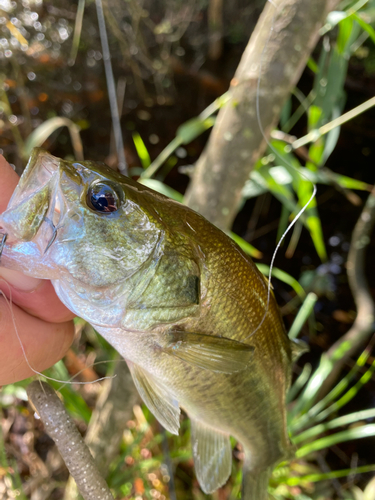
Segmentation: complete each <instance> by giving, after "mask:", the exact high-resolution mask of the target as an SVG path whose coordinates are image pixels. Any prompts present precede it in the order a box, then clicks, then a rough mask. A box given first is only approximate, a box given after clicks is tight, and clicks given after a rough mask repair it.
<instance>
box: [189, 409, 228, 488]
mask: <svg viewBox="0 0 375 500" xmlns="http://www.w3.org/2000/svg"><path fill="white" fill-rule="evenodd" d="M191 444H192V448H193V456H194V465H195V472H196V474H197V479H198V481H199V484H200V486H201V488H202V490H203V491H204V492H205V493H212V492H213V491H215V490H217V488H220V486H222V485H223V484H224V483H225V482H226V481H227V479H228V477H229V475H230V472H231V466H232V449H231V446H230V440H229V436H228V435H227V434H222V433H221V432H218V431H216V430H214V429H212V428H211V427H208V426H206V425H205V424H203V423H202V422H198V421H196V420H194V419H193V418H191Z"/></svg>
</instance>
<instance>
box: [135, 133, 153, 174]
mask: <svg viewBox="0 0 375 500" xmlns="http://www.w3.org/2000/svg"><path fill="white" fill-rule="evenodd" d="M132 136H133V141H134V145H135V149H136V150H137V154H138V156H139V159H140V160H141V163H142V167H143V168H144V169H146V168H148V167H149V166H150V165H151V158H150V155H149V154H148V151H147V148H146V146H145V143H144V142H143V140H142V137H141V136H140V135H139V134H138V132H133V134H132Z"/></svg>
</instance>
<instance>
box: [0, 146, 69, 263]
mask: <svg viewBox="0 0 375 500" xmlns="http://www.w3.org/2000/svg"><path fill="white" fill-rule="evenodd" d="M58 170H59V159H58V158H55V157H54V156H52V155H50V154H49V153H48V152H47V151H45V150H43V149H41V148H34V150H33V152H32V154H31V156H30V159H29V162H28V164H27V166H26V168H25V171H24V173H23V174H22V176H21V178H20V180H19V183H18V185H17V187H16V189H15V191H14V193H13V195H12V197H11V199H10V201H9V204H8V207H7V209H6V211H5V212H4V213H3V214H2V215H1V216H0V238H1V234H4V235H6V237H5V239H4V236H3V238H2V239H1V246H0V257H1V253H2V252H3V250H4V246H5V242H6V239H7V237H8V242H7V244H11V243H15V242H17V243H19V242H29V241H31V240H34V238H35V237H36V235H37V234H38V233H39V231H40V229H41V227H42V226H44V224H43V223H44V222H47V226H48V227H49V229H46V230H44V231H43V233H44V234H43V235H42V238H39V237H38V240H41V241H36V243H37V245H38V246H39V247H41V246H43V245H44V248H45V250H44V252H45V251H47V250H48V249H49V248H50V246H51V245H52V243H53V241H54V240H55V238H56V231H57V230H56V228H57V227H58V224H59V221H60V215H61V210H60V209H61V207H60V200H59V196H58V193H57V184H58V183H57V176H56V175H55V174H56V173H57V172H58ZM51 231H52V234H50V233H51ZM38 236H39V235H38ZM43 241H44V243H43Z"/></svg>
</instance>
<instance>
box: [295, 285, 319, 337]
mask: <svg viewBox="0 0 375 500" xmlns="http://www.w3.org/2000/svg"><path fill="white" fill-rule="evenodd" d="M317 300H318V296H317V295H315V293H312V292H310V293H309V294H308V295H307V297H306V299H305V300H304V302H303V304H302V306H301V308H300V310H299V311H298V314H297V316H296V317H295V320H294V321H293V324H292V326H291V327H290V330H289V333H288V335H289V338H290V339H295V338H297V337H298V334H299V332H300V331H301V329H302V327H303V325H304V324H305V322H306V321H307V319H308V318H309V316H310V314H311V313H312V312H313V310H314V305H315V304H316V301H317Z"/></svg>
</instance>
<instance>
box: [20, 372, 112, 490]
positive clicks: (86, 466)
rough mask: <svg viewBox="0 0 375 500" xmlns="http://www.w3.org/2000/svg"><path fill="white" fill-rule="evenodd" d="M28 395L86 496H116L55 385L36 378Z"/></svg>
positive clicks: (29, 388)
mask: <svg viewBox="0 0 375 500" xmlns="http://www.w3.org/2000/svg"><path fill="white" fill-rule="evenodd" d="M27 395H28V397H29V400H30V402H31V404H32V406H33V407H34V408H35V410H36V411H37V413H38V414H39V416H40V418H41V419H42V421H43V423H44V425H45V427H46V431H47V432H48V434H49V435H50V437H51V438H52V439H53V440H54V441H55V443H56V446H57V447H58V449H59V452H60V454H61V456H62V458H63V460H64V462H65V464H66V466H67V468H68V469H69V472H70V474H71V475H72V476H73V477H74V479H75V481H76V483H77V486H78V489H79V491H80V493H81V495H82V496H83V498H84V499H85V500H113V496H112V494H111V492H110V490H109V488H108V486H107V483H106V482H105V480H104V479H103V477H102V476H101V474H100V472H99V469H98V468H97V466H96V465H95V462H94V459H93V458H92V456H91V454H90V452H89V450H88V448H87V446H86V445H85V443H84V441H83V439H82V437H81V434H80V433H79V432H78V429H77V427H76V426H75V424H74V422H73V421H72V419H71V417H70V416H69V414H68V413H67V411H66V410H65V408H64V405H63V404H62V402H61V401H60V399H59V398H58V396H57V394H56V392H55V391H54V390H53V389H52V387H51V386H49V385H48V384H46V383H45V382H40V381H38V380H36V381H34V382H32V383H31V384H30V385H29V386H28V387H27Z"/></svg>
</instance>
